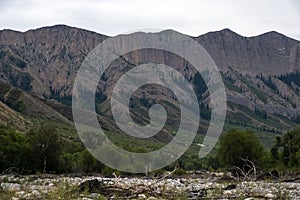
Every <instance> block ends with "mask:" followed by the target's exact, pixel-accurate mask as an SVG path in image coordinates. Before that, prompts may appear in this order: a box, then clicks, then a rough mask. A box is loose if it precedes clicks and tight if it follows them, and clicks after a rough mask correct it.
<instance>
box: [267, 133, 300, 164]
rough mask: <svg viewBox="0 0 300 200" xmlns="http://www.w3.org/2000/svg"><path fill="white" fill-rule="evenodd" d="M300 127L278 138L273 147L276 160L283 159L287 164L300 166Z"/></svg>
mask: <svg viewBox="0 0 300 200" xmlns="http://www.w3.org/2000/svg"><path fill="white" fill-rule="evenodd" d="M299 152H300V129H299V128H298V129H294V130H291V131H288V132H287V133H285V134H284V135H283V136H282V137H277V138H276V143H275V145H274V146H273V147H272V149H271V153H272V156H273V159H274V160H276V159H277V160H278V159H279V160H281V161H282V163H283V164H284V165H285V166H290V167H296V166H300V159H299Z"/></svg>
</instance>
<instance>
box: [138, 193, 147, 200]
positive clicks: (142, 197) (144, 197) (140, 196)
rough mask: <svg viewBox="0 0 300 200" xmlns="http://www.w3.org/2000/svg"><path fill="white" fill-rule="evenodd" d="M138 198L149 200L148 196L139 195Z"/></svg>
mask: <svg viewBox="0 0 300 200" xmlns="http://www.w3.org/2000/svg"><path fill="white" fill-rule="evenodd" d="M138 198H139V199H147V197H146V195H144V194H139V195H138Z"/></svg>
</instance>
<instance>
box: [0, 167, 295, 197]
mask: <svg viewBox="0 0 300 200" xmlns="http://www.w3.org/2000/svg"><path fill="white" fill-rule="evenodd" d="M295 180H296V181H292V182H290V181H288V182H284V181H282V180H268V181H267V180H263V181H262V180H261V181H236V180H229V179H228V177H227V176H226V175H224V174H223V173H210V174H208V173H206V174H201V175H193V176H186V177H172V178H170V177H160V178H149V177H130V178H126V177H115V178H104V177H100V176H99V177H98V176H86V177H64V176H54V175H42V176H35V175H34V176H15V175H2V176H0V183H1V187H0V199H1V200H5V199H12V200H27V199H28V200H29V199H82V200H92V199H149V200H155V199H300V181H297V180H299V179H295Z"/></svg>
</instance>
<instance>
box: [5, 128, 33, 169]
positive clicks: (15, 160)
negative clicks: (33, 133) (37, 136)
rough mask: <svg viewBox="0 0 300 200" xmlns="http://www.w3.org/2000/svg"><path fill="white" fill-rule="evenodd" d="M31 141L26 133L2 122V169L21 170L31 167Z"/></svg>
mask: <svg viewBox="0 0 300 200" xmlns="http://www.w3.org/2000/svg"><path fill="white" fill-rule="evenodd" d="M29 149H30V148H29V143H28V140H27V138H26V135H25V134H24V133H20V132H18V131H16V130H14V129H12V128H11V127H9V126H7V125H3V124H0V171H3V170H6V169H8V168H11V167H13V168H17V169H18V170H19V172H23V171H27V170H28V169H29V168H30V166H29V165H30V162H28V158H29V153H28V152H29Z"/></svg>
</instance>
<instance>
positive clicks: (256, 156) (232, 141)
mask: <svg viewBox="0 0 300 200" xmlns="http://www.w3.org/2000/svg"><path fill="white" fill-rule="evenodd" d="M263 155H264V148H263V146H262V145H261V144H260V142H259V140H258V137H257V136H256V134H255V133H254V132H253V131H250V130H246V131H242V130H234V129H231V130H229V131H228V132H227V133H225V134H224V135H222V136H221V138H220V146H219V148H218V150H217V158H218V159H219V161H220V163H221V164H222V165H224V166H225V167H227V168H231V167H233V166H235V167H239V168H243V167H244V164H245V162H244V161H243V159H247V160H249V161H251V162H253V163H255V164H259V161H260V160H261V159H262V157H263Z"/></svg>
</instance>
